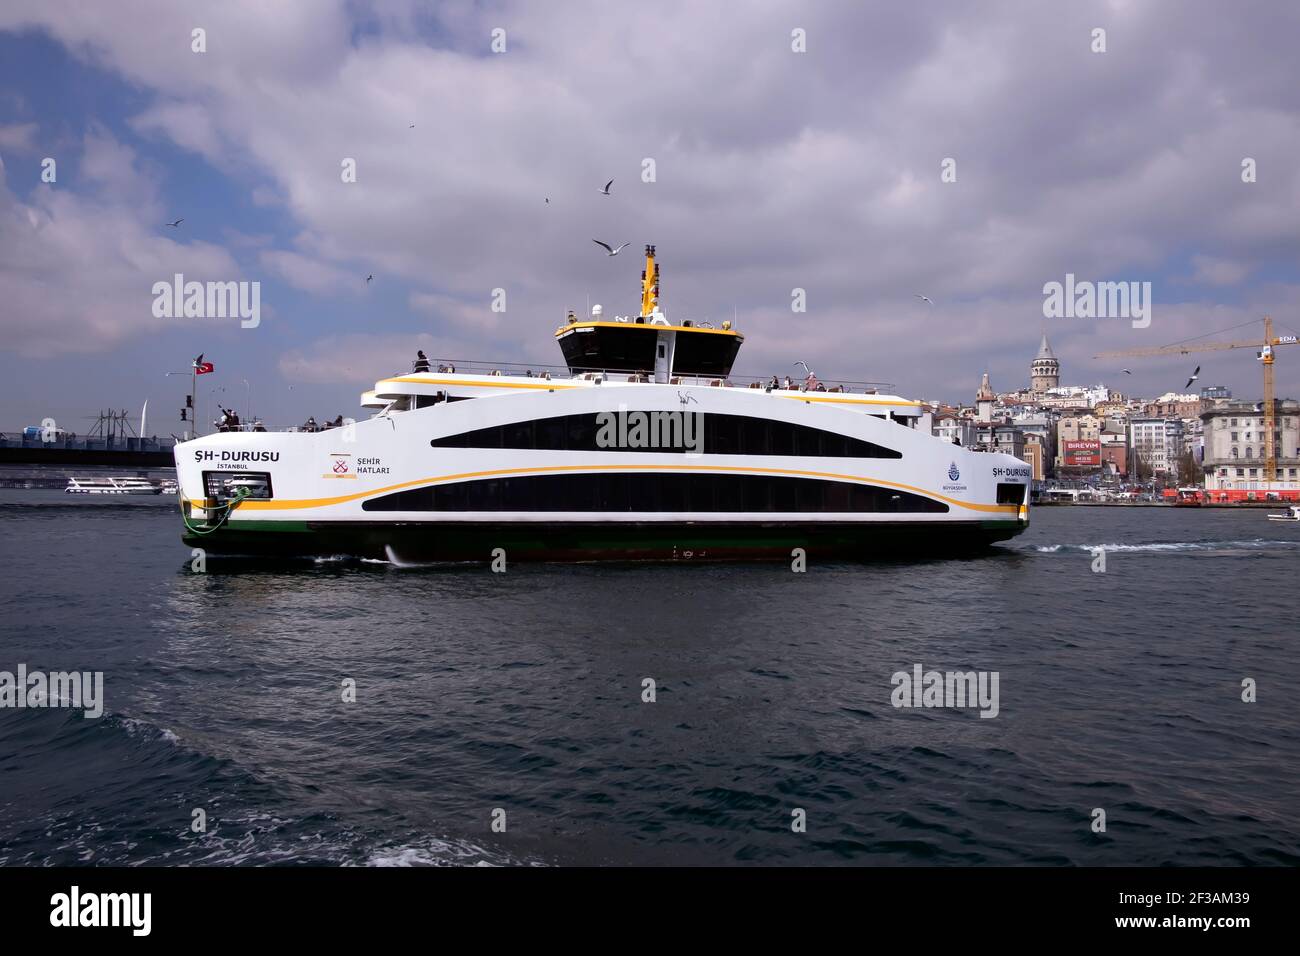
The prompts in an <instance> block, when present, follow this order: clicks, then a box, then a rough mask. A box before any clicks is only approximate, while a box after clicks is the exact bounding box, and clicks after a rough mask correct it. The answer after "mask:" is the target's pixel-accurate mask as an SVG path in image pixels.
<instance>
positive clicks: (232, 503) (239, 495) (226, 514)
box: [177, 487, 249, 534]
mask: <svg viewBox="0 0 1300 956" xmlns="http://www.w3.org/2000/svg"><path fill="white" fill-rule="evenodd" d="M248 495H249V491H248V489H247V488H236V489H235V496H234V497H233V498H231V499H230V500H229V501H227V502H226V503H225V504H224V505H218V506H217V507H216V508H211V509H204V510H209V511H220V512H221V517H220V518H218V519H217V523H216V524H214V525H213V526H212V527H210V528H196V527H195V526H194V525H192V524H190V517H189V515H187V514H186V513H185V493H184V491H182V490H181V489H180V488H179V487H178V488H177V497H178V498H180V502H181V520H182V521H184V522H185V527H186V529H187V530H188V531H189V532H190V534H212V532H214V531H217V530H219V529H220V528H221V526H222V525H223V524H225V523H226V522H227V521H228V520H229V519H230V513H231V512H232V511H234V510H235V508H237V507H239V503H240V502H241V501H243V500H244V499H245V498H247V497H248Z"/></svg>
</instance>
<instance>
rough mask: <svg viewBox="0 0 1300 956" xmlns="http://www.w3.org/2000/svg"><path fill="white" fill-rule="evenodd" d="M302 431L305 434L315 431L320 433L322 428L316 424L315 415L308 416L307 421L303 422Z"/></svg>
mask: <svg viewBox="0 0 1300 956" xmlns="http://www.w3.org/2000/svg"><path fill="white" fill-rule="evenodd" d="M302 430H303V431H305V432H314V431H319V430H320V426H319V425H317V424H316V416H315V415H308V416H307V421H305V422H303V425H302Z"/></svg>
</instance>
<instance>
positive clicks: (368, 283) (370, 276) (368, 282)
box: [366, 272, 375, 285]
mask: <svg viewBox="0 0 1300 956" xmlns="http://www.w3.org/2000/svg"><path fill="white" fill-rule="evenodd" d="M374 277H375V274H374V273H373V272H372V273H370V275H368V276H366V285H370V280H371V279H373V278H374Z"/></svg>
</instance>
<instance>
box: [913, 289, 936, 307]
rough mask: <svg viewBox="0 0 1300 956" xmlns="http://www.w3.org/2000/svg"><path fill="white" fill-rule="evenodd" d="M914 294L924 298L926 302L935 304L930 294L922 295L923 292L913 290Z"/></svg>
mask: <svg viewBox="0 0 1300 956" xmlns="http://www.w3.org/2000/svg"><path fill="white" fill-rule="evenodd" d="M912 295H914V296H916V297H917V298H918V299H924V300H925V301H926V302H929V303H930V304H931V305H934V302H933V300H931V298H930V297H929V296H928V295H921V293H919V292H913V293H912Z"/></svg>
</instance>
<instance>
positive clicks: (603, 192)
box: [600, 179, 614, 196]
mask: <svg viewBox="0 0 1300 956" xmlns="http://www.w3.org/2000/svg"><path fill="white" fill-rule="evenodd" d="M612 185H614V180H612V179H611V180H610V181H609V182H607V183H605V188H604V189H602V190H601V191H600V194H601V195H602V196H608V195H609V187H610V186H612Z"/></svg>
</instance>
